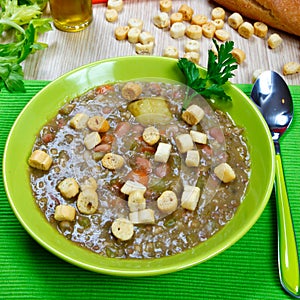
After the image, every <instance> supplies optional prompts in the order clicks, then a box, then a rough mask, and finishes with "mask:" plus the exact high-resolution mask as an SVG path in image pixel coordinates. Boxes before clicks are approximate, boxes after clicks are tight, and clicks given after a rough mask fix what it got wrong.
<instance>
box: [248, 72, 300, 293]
mask: <svg viewBox="0 0 300 300" xmlns="http://www.w3.org/2000/svg"><path fill="white" fill-rule="evenodd" d="M251 99H252V100H253V101H254V102H255V104H256V105H257V107H258V109H259V110H260V112H261V113H262V115H263V116H264V118H265V120H266V122H267V124H268V126H269V128H270V131H271V134H272V139H273V142H274V146H275V161H276V167H275V191H276V203H277V227H278V267H279V276H280V282H281V285H282V287H283V288H284V289H285V290H286V291H287V292H288V293H289V294H290V295H292V296H294V297H296V298H300V274H299V258H298V251H297V244H296V239H295V233H294V227H293V220H292V216H291V211H290V205H289V200H288V195H287V191H286V186H285V180H284V173H283V168H282V162H281V156H280V145H279V139H280V137H281V136H282V135H283V134H284V132H285V131H286V130H287V129H288V127H289V126H290V124H291V122H292V119H293V113H294V108H293V101H292V97H291V93H290V91H289V88H288V86H287V84H286V83H285V81H284V80H283V78H282V77H281V76H280V75H279V74H278V73H276V72H274V71H265V72H263V73H262V74H261V75H260V76H259V77H258V78H257V80H256V81H255V83H254V86H253V89H252V92H251Z"/></svg>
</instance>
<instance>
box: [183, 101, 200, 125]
mask: <svg viewBox="0 0 300 300" xmlns="http://www.w3.org/2000/svg"><path fill="white" fill-rule="evenodd" d="M181 117H182V119H183V120H184V121H185V122H186V123H188V124H189V125H197V124H198V123H199V122H200V121H201V120H202V119H203V117H204V110H203V109H202V108H201V107H200V106H198V105H196V104H192V105H190V106H189V107H188V108H187V109H186V110H185V111H184V112H183V113H182V115H181Z"/></svg>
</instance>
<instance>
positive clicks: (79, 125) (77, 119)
mask: <svg viewBox="0 0 300 300" xmlns="http://www.w3.org/2000/svg"><path fill="white" fill-rule="evenodd" d="M88 119H89V116H88V115H87V114H84V113H78V114H76V115H75V116H74V117H73V118H72V119H71V120H70V126H71V127H72V128H74V129H83V128H85V127H86V124H87V121H88Z"/></svg>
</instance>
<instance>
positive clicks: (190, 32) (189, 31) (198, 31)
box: [185, 24, 202, 40]
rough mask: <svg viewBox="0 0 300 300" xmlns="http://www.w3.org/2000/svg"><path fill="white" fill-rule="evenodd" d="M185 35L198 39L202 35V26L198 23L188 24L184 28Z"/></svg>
mask: <svg viewBox="0 0 300 300" xmlns="http://www.w3.org/2000/svg"><path fill="white" fill-rule="evenodd" d="M185 35H186V36H187V37H189V38H190V39H193V40H199V39H200V38H201V37H202V27H201V26H199V25H195V24H193V25H189V26H188V27H187V28H186V31H185Z"/></svg>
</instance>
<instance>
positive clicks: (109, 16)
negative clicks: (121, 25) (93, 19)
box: [105, 8, 119, 23]
mask: <svg viewBox="0 0 300 300" xmlns="http://www.w3.org/2000/svg"><path fill="white" fill-rule="evenodd" d="M118 17H119V14H118V12H117V11H116V10H115V9H114V8H108V9H107V10H106V11H105V19H106V21H107V22H110V23H113V22H116V21H117V20H118Z"/></svg>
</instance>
